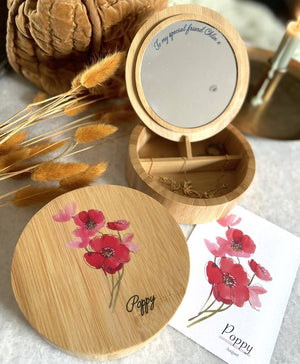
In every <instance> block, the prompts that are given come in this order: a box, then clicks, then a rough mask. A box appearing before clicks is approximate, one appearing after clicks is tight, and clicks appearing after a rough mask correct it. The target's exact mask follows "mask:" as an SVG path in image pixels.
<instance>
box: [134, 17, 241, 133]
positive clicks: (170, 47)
mask: <svg viewBox="0 0 300 364" xmlns="http://www.w3.org/2000/svg"><path fill="white" fill-rule="evenodd" d="M148 40H149V43H148V42H147V45H146V49H145V52H144V54H143V57H142V61H141V64H140V69H139V72H138V78H139V80H138V81H140V84H141V87H140V88H138V92H139V95H140V97H141V99H142V100H143V104H144V106H145V108H146V109H147V111H148V112H149V113H152V112H154V113H155V115H153V116H154V117H155V119H156V120H157V121H158V122H160V120H163V121H164V122H166V123H168V124H170V125H173V126H176V127H179V128H197V127H199V126H202V125H205V124H207V123H210V122H211V121H213V120H215V119H216V118H217V117H218V116H219V115H220V114H222V113H223V112H224V110H225V109H226V107H227V106H228V104H229V103H230V101H231V99H232V96H233V94H234V91H235V88H236V81H237V65H236V59H235V55H234V53H233V50H232V48H231V46H230V44H229V43H228V41H227V39H226V38H225V37H224V35H223V34H222V33H220V32H219V31H218V30H217V29H216V28H213V27H211V26H210V25H209V24H207V23H204V22H201V21H196V20H181V21H175V22H174V23H171V24H169V25H167V26H165V27H164V28H163V29H162V30H160V31H158V32H157V33H156V34H155V36H154V37H152V38H151V39H148Z"/></svg>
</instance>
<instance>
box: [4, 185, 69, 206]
mask: <svg viewBox="0 0 300 364" xmlns="http://www.w3.org/2000/svg"><path fill="white" fill-rule="evenodd" d="M65 192H66V191H64V190H63V189H61V188H57V187H27V188H24V189H22V190H20V191H18V192H17V193H16V194H15V195H14V197H13V198H12V199H11V201H10V202H11V203H12V204H13V205H15V206H18V207H19V206H29V205H33V204H36V203H40V202H48V201H51V200H52V199H54V198H55V197H57V196H60V195H62V194H63V193H65Z"/></svg>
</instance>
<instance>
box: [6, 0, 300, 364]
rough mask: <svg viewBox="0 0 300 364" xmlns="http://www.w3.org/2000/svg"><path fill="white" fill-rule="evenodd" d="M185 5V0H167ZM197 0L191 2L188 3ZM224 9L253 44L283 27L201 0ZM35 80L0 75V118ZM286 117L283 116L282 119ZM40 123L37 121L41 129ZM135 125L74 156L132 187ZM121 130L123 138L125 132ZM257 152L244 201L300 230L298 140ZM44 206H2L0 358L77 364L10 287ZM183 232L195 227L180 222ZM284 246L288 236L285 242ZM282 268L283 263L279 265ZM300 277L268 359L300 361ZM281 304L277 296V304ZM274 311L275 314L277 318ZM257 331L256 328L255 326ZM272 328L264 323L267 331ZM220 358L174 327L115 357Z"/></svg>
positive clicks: (232, 4) (269, 40)
mask: <svg viewBox="0 0 300 364" xmlns="http://www.w3.org/2000/svg"><path fill="white" fill-rule="evenodd" d="M170 2H171V3H184V2H185V1H170ZM191 2H192V1H190V3H191ZM194 3H195V1H194ZM197 3H201V4H203V5H205V6H208V5H210V6H211V7H212V8H214V9H217V10H218V11H219V12H221V13H223V14H224V15H225V16H226V17H227V18H228V19H229V20H231V22H232V23H233V24H234V25H235V26H236V27H237V29H238V30H239V32H240V34H241V35H242V37H243V38H244V39H245V40H246V41H247V42H249V43H251V44H252V45H254V46H261V47H265V48H269V49H274V48H275V47H276V45H277V44H278V43H279V41H280V38H281V36H282V34H283V32H284V27H283V26H282V25H281V24H280V23H279V22H278V21H277V20H276V19H275V18H274V17H273V15H272V14H271V13H270V12H268V11H267V10H266V9H265V8H264V7H262V6H260V5H255V4H254V3H245V2H244V1H243V2H241V1H238V0H218V1H217V0H206V1H200V0H198V1H197ZM36 91H37V90H36V89H35V87H34V86H32V85H30V84H29V83H27V81H25V80H23V79H21V78H20V77H19V76H17V75H16V74H14V73H13V72H9V73H7V74H6V75H5V76H3V77H2V78H0V120H4V119H5V118H7V117H9V116H10V115H11V114H13V113H14V112H16V111H17V110H19V109H21V108H22V107H24V106H25V105H26V104H27V103H29V102H31V100H32V98H33V96H34V95H35V93H36ZM283 122H284V120H283ZM42 127H43V126H40V128H42ZM131 128H132V126H129V125H127V126H123V127H122V128H121V130H120V132H119V133H120V134H119V135H120V136H119V137H118V138H114V139H112V140H111V141H108V142H106V143H105V144H104V145H103V146H100V147H99V148H97V149H96V150H93V151H90V152H88V153H86V154H85V155H80V156H77V157H76V158H77V160H88V161H89V162H94V161H96V160H98V159H99V158H103V159H105V160H108V161H109V162H110V166H109V168H108V171H107V173H106V175H105V176H104V177H103V178H101V179H100V180H99V181H98V183H101V184H103V183H107V184H119V185H127V182H126V175H125V169H126V156H127V146H128V134H129V131H130V129H131ZM122 135H123V136H122ZM247 139H248V141H249V142H250V144H251V146H252V148H253V151H254V154H255V157H256V168H257V169H256V176H255V179H254V182H253V184H252V185H251V187H250V188H249V190H248V191H247V192H246V194H245V196H244V198H243V200H242V201H241V202H240V205H241V206H243V207H245V208H247V209H249V210H250V211H252V212H254V213H256V214H258V215H260V216H262V217H264V218H266V219H268V220H269V221H271V222H273V223H275V224H277V225H279V226H280V227H282V228H284V229H286V230H288V231H290V232H291V233H293V234H296V235H298V236H300V224H299V222H300V221H299V208H298V204H299V201H300V189H299V181H300V159H299V152H300V142H299V141H288V142H286V141H285V142H281V141H274V140H267V139H260V138H255V137H247ZM19 184H20V182H16V181H9V182H4V183H2V182H1V185H0V193H1V194H2V193H5V192H6V191H8V190H13V189H14V188H16V187H18V186H19ZM40 207H41V205H40V206H34V207H27V208H15V207H13V206H8V207H5V208H0V241H1V243H0V249H1V250H0V363H3V364H8V363H14V364H21V363H28V364H31V363H35V364H44V363H49V364H52V363H57V362H59V363H61V364H77V363H78V364H79V363H83V362H84V361H82V360H80V359H77V358H74V357H71V356H68V355H66V354H64V353H62V352H61V351H59V350H57V349H55V348H53V347H52V346H51V345H50V344H49V343H48V342H46V341H45V340H44V339H43V338H41V337H40V336H39V335H38V334H37V333H36V332H35V330H34V329H32V328H31V327H30V325H29V324H28V323H27V322H26V320H25V319H24V317H23V316H22V314H21V312H20V310H19V308H18V306H17V304H16V302H15V300H14V296H13V293H12V288H11V283H10V266H11V260H12V256H13V251H14V248H15V246H16V243H17V240H18V237H19V235H20V233H21V231H22V230H23V228H24V227H25V225H26V223H27V222H28V221H29V220H30V218H31V217H32V216H33V215H34V213H35V212H37V211H38V209H39V208H40ZM182 228H183V231H184V232H185V234H186V236H187V235H188V234H189V232H190V231H191V230H192V226H183V227H182ZM282 246H283V249H284V242H282ZM278 269H280V267H278ZM299 296H300V276H299V272H298V275H297V279H296V282H295V284H294V287H293V291H292V294H291V297H290V300H289V304H288V307H287V310H286V314H285V317H284V320H283V323H282V326H281V330H280V333H279V337H278V340H277V343H276V347H275V350H274V353H273V356H272V360H271V363H272V364H275V363H299V362H300V346H299V335H300V315H299V303H300V299H299ZM274 304H276V302H274ZM275 319H276V317H274V320H275ZM254 329H255V328H254ZM267 332H268V328H266V334H267ZM183 361H184V362H185V363H191V364H196V363H210V364H212V363H221V362H222V360H221V359H219V358H217V357H215V356H214V355H212V354H211V353H209V352H207V351H206V350H205V349H203V348H202V347H201V346H199V345H197V344H195V343H194V342H192V341H191V340H189V339H188V338H186V337H185V336H183V335H182V334H180V333H179V332H177V331H176V330H174V329H172V328H171V327H166V328H165V329H164V330H163V332H162V333H161V334H160V335H159V336H158V337H157V338H156V339H155V340H154V341H153V342H151V343H150V344H149V345H148V346H146V347H145V348H143V349H141V350H140V351H138V352H136V353H135V354H133V355H131V356H129V357H126V358H123V359H119V360H116V361H113V362H112V363H120V364H131V363H147V362H151V363H154V364H156V363H180V362H183Z"/></svg>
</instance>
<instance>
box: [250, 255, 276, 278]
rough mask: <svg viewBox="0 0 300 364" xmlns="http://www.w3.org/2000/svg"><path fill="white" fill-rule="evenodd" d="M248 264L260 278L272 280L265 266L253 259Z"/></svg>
mask: <svg viewBox="0 0 300 364" xmlns="http://www.w3.org/2000/svg"><path fill="white" fill-rule="evenodd" d="M248 264H249V266H250V268H251V269H252V271H253V272H254V274H255V275H256V276H257V277H258V278H260V279H262V280H263V281H271V280H272V277H271V275H270V273H269V272H268V271H267V270H266V268H264V267H262V266H261V265H260V264H257V263H256V261H255V260H253V259H251V260H250V261H249V262H248Z"/></svg>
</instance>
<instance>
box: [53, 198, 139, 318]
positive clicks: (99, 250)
mask: <svg viewBox="0 0 300 364" xmlns="http://www.w3.org/2000/svg"><path fill="white" fill-rule="evenodd" d="M76 210H77V204H76V202H73V203H72V205H71V204H68V205H66V206H65V207H64V208H63V209H61V210H60V211H59V212H58V213H57V214H55V215H53V220H54V221H56V222H61V223H66V222H69V221H72V220H73V222H74V223H75V225H76V228H75V230H74V231H73V232H72V234H73V235H74V237H75V238H74V239H73V240H71V241H69V242H67V243H66V245H67V246H69V247H71V248H76V249H84V250H85V253H84V255H83V259H84V261H85V263H86V264H87V265H88V266H89V267H91V268H94V269H99V270H102V271H103V273H104V275H105V277H106V279H107V282H108V286H109V289H110V301H109V303H108V306H109V308H111V309H112V312H114V310H115V306H116V303H117V299H118V295H119V291H120V286H121V281H122V278H123V275H124V264H126V263H128V262H129V261H130V254H131V253H136V252H137V251H138V245H137V244H136V243H134V242H133V238H134V234H133V233H127V234H125V235H124V236H122V234H121V232H123V231H124V230H127V229H128V228H129V226H130V222H129V221H127V220H117V221H111V222H107V224H106V228H107V229H108V230H109V231H110V232H109V233H104V232H103V231H101V229H103V228H105V216H104V214H103V212H102V211H99V210H95V209H91V210H88V211H80V212H79V213H77V214H76ZM115 276H117V278H115Z"/></svg>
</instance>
